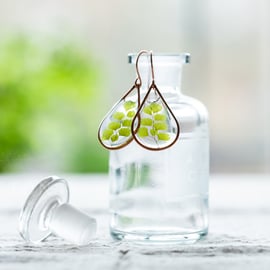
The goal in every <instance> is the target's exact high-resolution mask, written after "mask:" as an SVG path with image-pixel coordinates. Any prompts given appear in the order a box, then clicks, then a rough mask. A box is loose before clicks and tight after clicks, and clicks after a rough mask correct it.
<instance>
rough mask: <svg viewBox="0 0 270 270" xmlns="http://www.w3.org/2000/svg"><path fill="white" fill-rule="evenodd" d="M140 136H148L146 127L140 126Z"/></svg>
mask: <svg viewBox="0 0 270 270" xmlns="http://www.w3.org/2000/svg"><path fill="white" fill-rule="evenodd" d="M138 135H139V137H146V136H148V129H147V128H146V127H140V128H139V130H138Z"/></svg>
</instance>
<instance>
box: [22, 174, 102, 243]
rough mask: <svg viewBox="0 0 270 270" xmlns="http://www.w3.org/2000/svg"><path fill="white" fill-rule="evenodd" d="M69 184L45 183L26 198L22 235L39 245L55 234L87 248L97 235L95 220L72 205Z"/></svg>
mask: <svg viewBox="0 0 270 270" xmlns="http://www.w3.org/2000/svg"><path fill="white" fill-rule="evenodd" d="M68 202H69V187H68V184H67V182H66V180H64V179H62V178H59V177H57V176H50V177H48V178H46V179H43V180H42V181H41V182H40V183H39V184H38V185H37V186H36V187H35V188H34V190H33V191H32V192H31V194H30V195H29V197H28V198H27V200H26V202H25V204H24V206H23V208H22V210H21V214H20V218H19V231H20V235H21V236H22V238H23V239H24V240H26V241H27V242H32V243H39V242H41V241H42V240H44V239H46V238H47V237H48V236H49V235H51V234H54V235H57V236H60V237H61V238H63V239H65V240H67V241H69V242H71V243H73V244H76V245H87V244H89V243H90V241H91V240H92V239H93V237H94V236H95V234H96V227H97V225H96V220H95V219H94V218H92V217H90V216H88V215H86V214H85V213H83V212H81V211H80V210H78V209H76V208H74V207H73V206H72V205H70V204H69V203H68Z"/></svg>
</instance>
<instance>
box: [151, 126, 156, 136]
mask: <svg viewBox="0 0 270 270" xmlns="http://www.w3.org/2000/svg"><path fill="white" fill-rule="evenodd" d="M150 134H151V135H152V136H156V135H157V131H156V130H155V129H153V128H152V129H150Z"/></svg>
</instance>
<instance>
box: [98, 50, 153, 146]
mask: <svg viewBox="0 0 270 270" xmlns="http://www.w3.org/2000/svg"><path fill="white" fill-rule="evenodd" d="M143 54H148V51H145V50H142V51H140V52H139V53H138V56H137V59H136V75H137V78H136V79H135V82H134V85H133V86H132V87H131V88H130V89H129V90H128V91H127V92H126V93H125V94H124V95H123V96H122V98H121V99H120V100H119V101H118V102H117V103H116V104H115V105H114V106H113V108H112V109H111V110H110V111H109V113H108V114H106V116H105V117H104V118H103V120H102V121H101V123H100V125H99V129H98V140H99V142H100V143H101V144H102V146H103V147H105V148H107V149H109V150H118V149H121V148H123V147H125V146H127V145H128V144H130V143H131V142H132V141H133V139H134V138H133V135H132V136H130V138H128V139H127V140H126V141H125V142H124V143H122V144H120V145H117V146H108V145H106V144H104V142H103V140H102V138H101V136H100V133H101V132H100V131H101V127H102V124H103V123H104V121H105V120H106V119H107V118H108V117H109V116H110V112H111V111H113V110H114V108H115V107H116V106H117V105H118V104H119V103H120V102H121V101H122V100H125V98H126V97H127V96H128V95H129V94H130V93H131V92H132V91H133V90H134V89H135V88H137V96H138V97H137V100H138V105H137V111H138V109H139V107H140V99H141V95H140V88H141V85H142V79H141V75H140V71H139V59H140V57H141V55H143ZM138 119H140V117H138ZM136 132H137V130H136Z"/></svg>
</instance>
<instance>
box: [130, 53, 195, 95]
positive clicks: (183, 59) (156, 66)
mask: <svg viewBox="0 0 270 270" xmlns="http://www.w3.org/2000/svg"><path fill="white" fill-rule="evenodd" d="M128 57H129V58H128V60H129V63H130V64H136V58H137V54H129V55H128ZM189 60H190V56H189V54H154V55H153V70H154V78H155V83H156V85H157V87H158V89H159V90H160V91H162V92H177V93H180V90H181V75H182V66H183V64H185V63H189ZM138 71H139V73H140V76H141V79H142V88H141V89H142V92H145V91H147V90H148V88H149V85H150V84H151V82H152V73H151V65H150V57H149V56H148V55H142V56H141V57H140V59H139V62H138Z"/></svg>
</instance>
